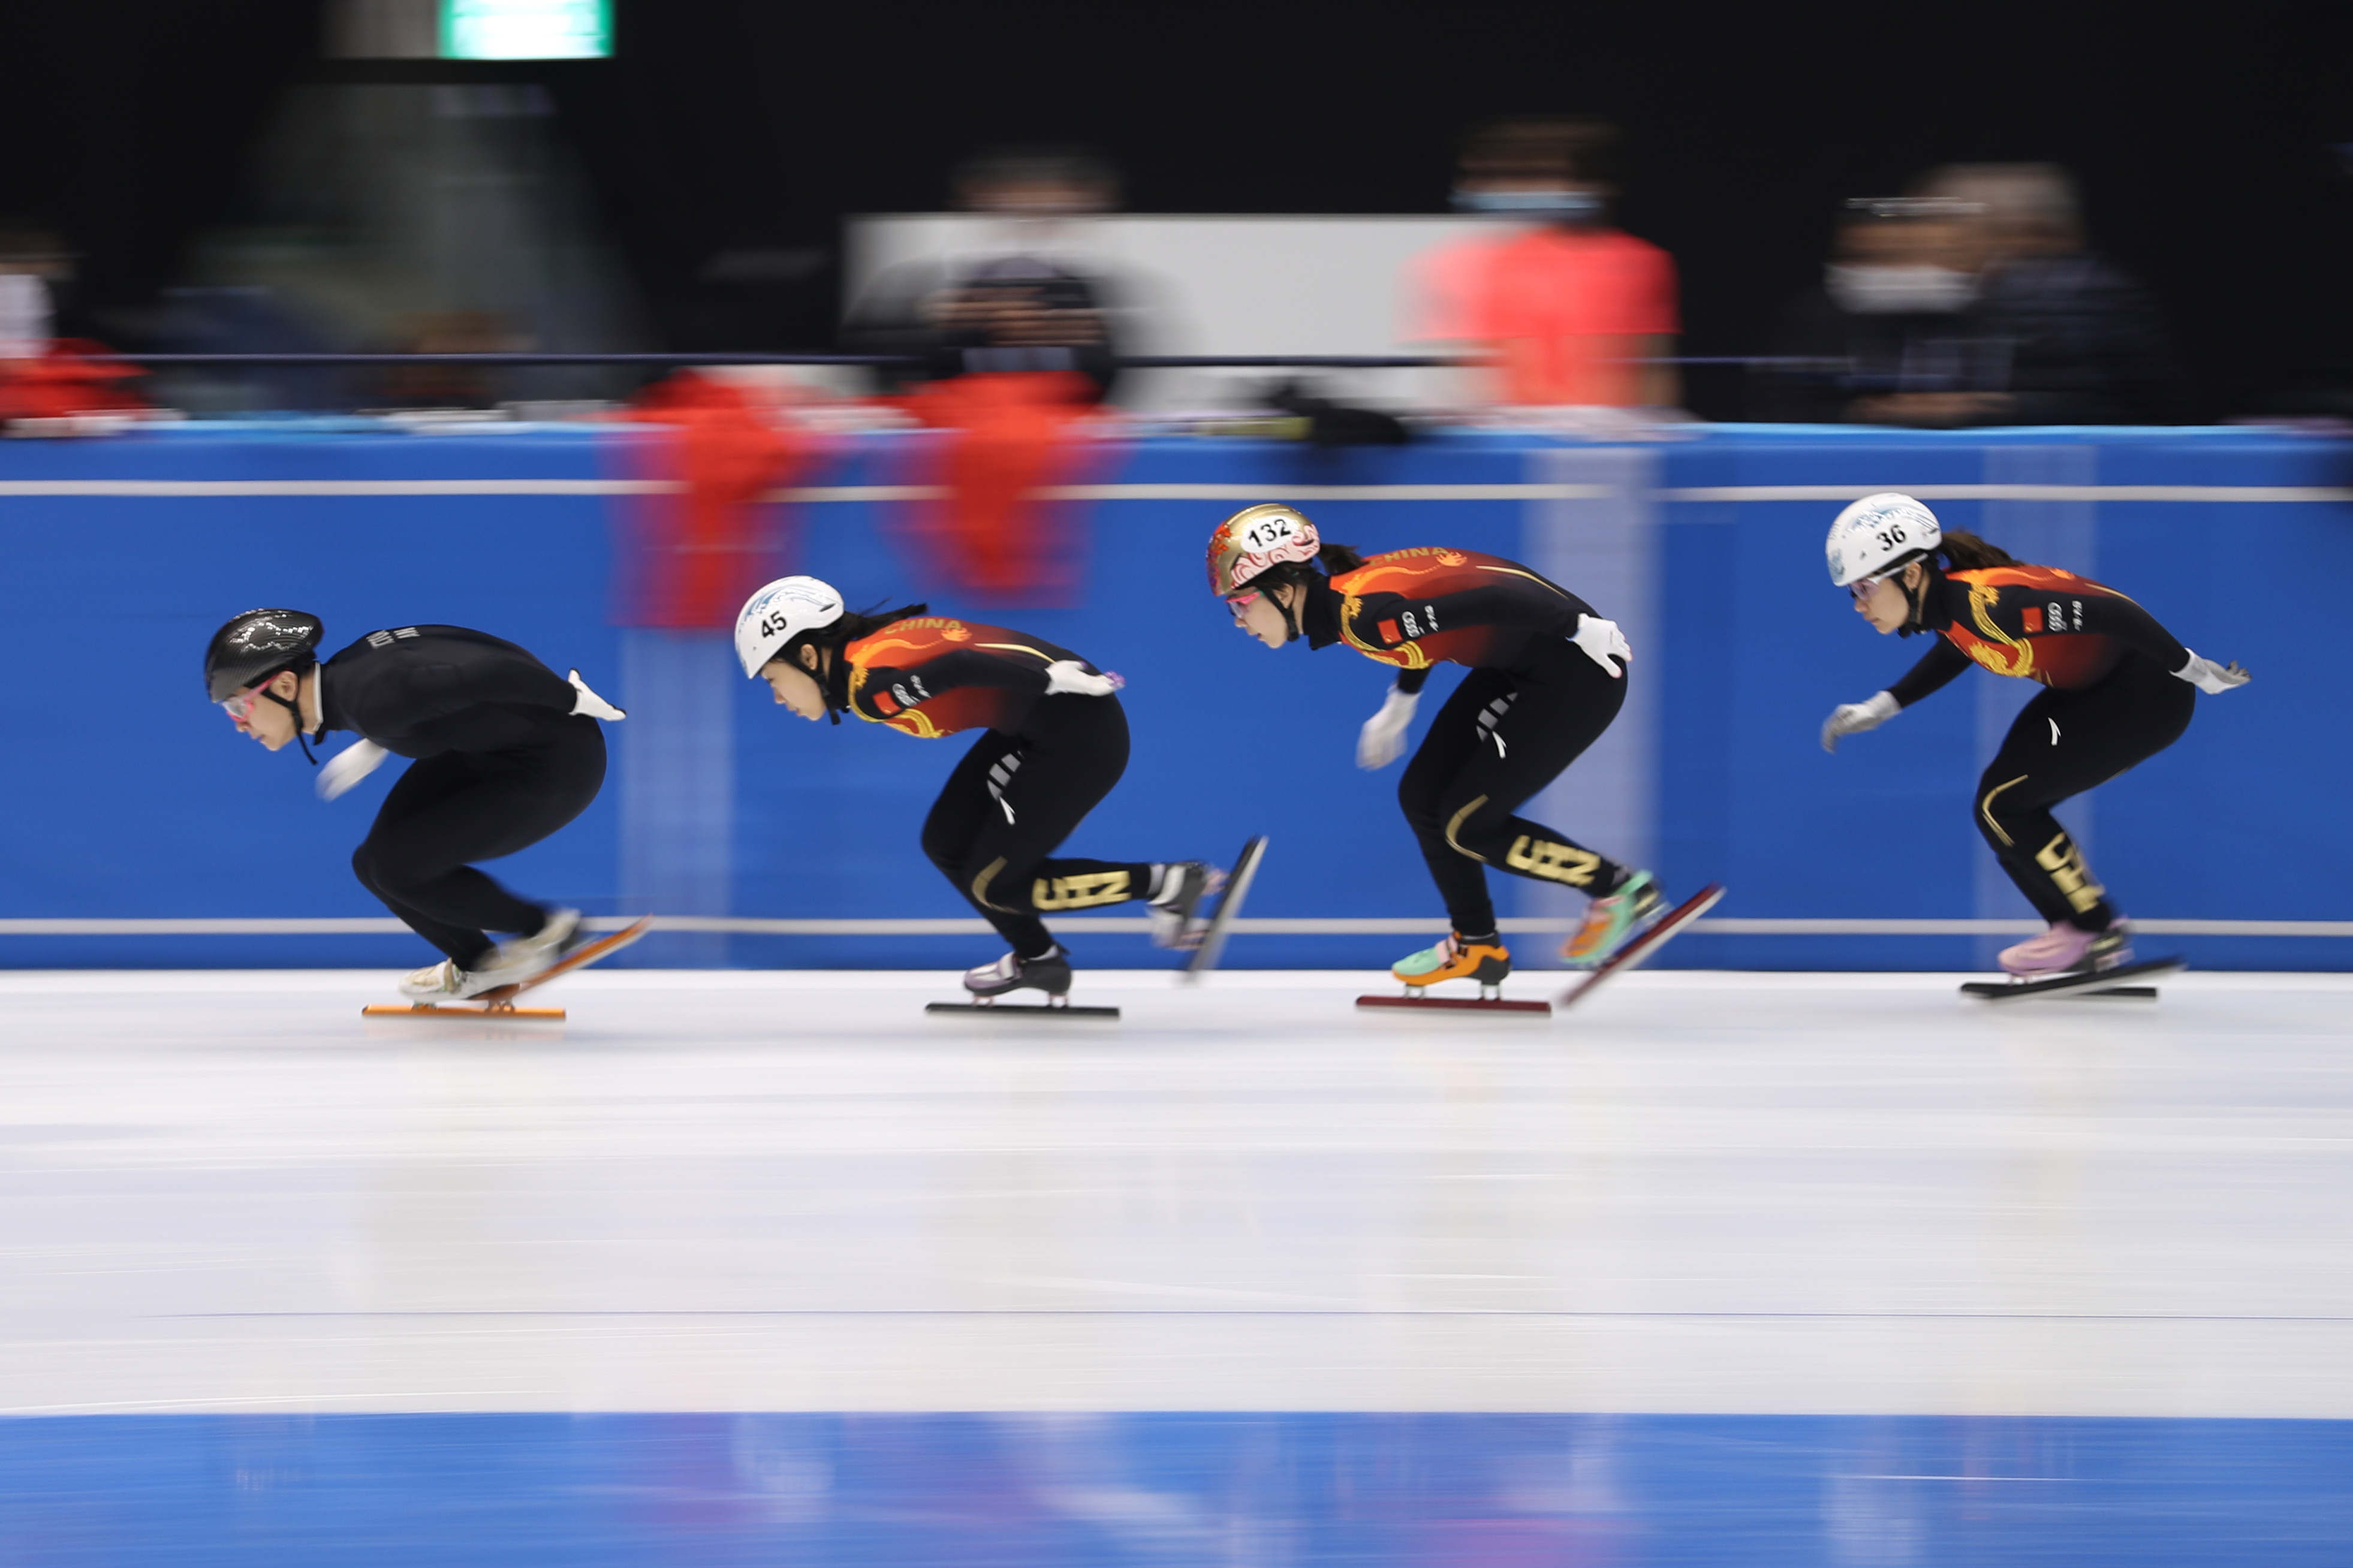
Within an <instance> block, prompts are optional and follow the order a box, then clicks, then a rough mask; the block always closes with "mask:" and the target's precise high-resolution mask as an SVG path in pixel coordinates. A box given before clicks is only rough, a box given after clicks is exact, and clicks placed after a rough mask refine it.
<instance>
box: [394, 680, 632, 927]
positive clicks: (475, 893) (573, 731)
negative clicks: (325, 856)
mask: <svg viewBox="0 0 2353 1568" xmlns="http://www.w3.org/2000/svg"><path fill="white" fill-rule="evenodd" d="M584 725H585V726H586V727H585V728H582V727H581V726H584ZM604 776H605V742H604V736H603V734H602V733H601V732H600V731H598V730H597V728H596V721H594V720H587V719H583V720H580V721H576V722H574V721H566V722H565V724H563V725H561V726H558V727H555V728H554V731H553V732H552V734H551V739H550V741H549V742H548V743H547V744H545V745H543V746H535V747H531V748H522V749H518V750H516V751H514V752H497V753H490V754H485V755H469V754H463V753H456V752H444V753H442V754H441V755H439V756H435V757H427V758H425V759H423V760H422V761H420V762H417V763H414V764H412V765H411V766H410V767H409V769H408V771H407V772H406V773H404V774H402V775H401V777H400V779H399V780H398V781H397V782H396V784H394V785H393V788H392V790H391V791H390V793H389V794H387V795H386V796H385V803H384V806H383V809H382V810H381V811H379V812H378V813H377V815H376V820H375V826H372V827H371V828H370V829H369V831H368V836H367V838H366V839H365V840H364V842H363V843H362V844H361V845H360V847H359V848H358V849H357V850H355V851H354V852H353V856H352V867H353V871H354V872H355V873H356V874H357V875H358V877H359V879H360V880H361V882H362V883H363V884H364V886H366V887H367V888H368V889H370V890H371V891H373V892H375V895H376V896H377V897H378V898H380V899H382V900H384V901H385V905H386V907H387V908H389V909H391V910H392V911H393V912H394V913H395V914H396V915H398V916H399V917H400V918H401V919H402V920H403V921H406V922H407V923H408V924H409V926H410V927H411V928H412V929H414V930H415V931H417V934H419V935H420V936H423V937H424V938H425V939H426V940H427V942H432V943H433V944H434V945H435V946H436V947H438V948H439V949H440V950H441V951H442V952H445V953H447V954H448V956H449V957H451V958H453V959H456V960H457V961H458V963H459V967H461V968H464V967H470V966H472V965H473V964H475V963H479V962H480V960H481V958H482V956H483V954H484V953H485V952H487V951H488V950H489V948H490V947H491V945H492V944H491V942H490V940H489V938H488V937H487V935H485V933H486V932H489V931H513V932H526V933H527V932H531V931H537V930H539V929H540V927H541V926H542V925H543V924H544V923H545V922H546V917H547V910H546V909H545V908H544V907H543V906H542V905H539V904H535V903H533V902H531V901H530V900H525V899H522V898H520V897H518V896H517V895H515V894H514V893H512V892H511V891H509V890H508V889H505V888H503V887H501V886H500V885H499V883H498V882H496V881H495V880H493V879H491V878H490V877H489V876H487V875H485V874H484V873H482V872H481V871H479V870H477V869H475V868H474V867H473V866H472V865H471V864H470V862H472V861H475V860H488V859H494V858H498V857H500V856H502V855H512V854H514V853H515V852H516V851H518V850H521V849H524V848H528V847H530V846H532V845H533V844H536V843H538V842H539V841H540V840H542V839H543V838H545V837H548V836H549V835H550V834H553V833H554V832H555V831H556V830H557V829H559V828H561V827H563V826H565V824H566V823H569V822H570V821H572V820H573V819H574V818H575V817H576V816H579V815H580V813H581V812H583V811H585V810H586V809H587V806H588V805H589V803H590V802H591V801H593V800H595V799H596V792H597V790H598V788H599V787H600V786H601V785H602V784H603V783H604Z"/></svg>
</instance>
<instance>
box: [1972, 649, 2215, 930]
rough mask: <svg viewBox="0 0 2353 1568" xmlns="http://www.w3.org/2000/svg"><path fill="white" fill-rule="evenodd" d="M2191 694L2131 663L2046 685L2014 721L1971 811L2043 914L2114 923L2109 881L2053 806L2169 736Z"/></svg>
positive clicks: (2098, 924) (2084, 926)
mask: <svg viewBox="0 0 2353 1568" xmlns="http://www.w3.org/2000/svg"><path fill="white" fill-rule="evenodd" d="M2183 693H2187V694H2188V695H2187V696H2185V695H2182V694H2183ZM2194 701H2195V692H2194V690H2193V689H2191V688H2189V686H2188V685H2187V683H2185V682H2182V681H2178V680H2175V679H2172V677H2171V676H2169V675H2162V674H2161V673H2160V678H2159V679H2148V678H2147V677H2146V676H2145V675H2138V676H2137V672H2134V671H2130V670H2125V671H2119V672H2118V675H2116V676H2113V677H2111V678H2110V679H2107V680H2105V681H2103V682H2102V683H2101V684H2100V685H2098V686H2095V687H2094V688H2092V689H2089V690H2087V691H2072V692H2071V691H2055V690H2053V691H2044V692H2042V693H2040V694H2038V695H2037V696H2036V697H2035V699H2034V700H2032V701H2031V702H2029V703H2028V704H2027V705H2026V706H2025V708H2024V709H2022V710H2021V711H2020V713H2019V715H2018V718H2017V720H2016V721H2014V722H2012V723H2011V725H2010V733H2009V735H2008V736H2007V737H2005V738H2004V740H2003V742H2002V746H2001V750H2000V752H1997V753H1995V755H1994V759H1993V761H1992V762H1991V763H1988V764H1987V766H1986V771H1985V773H1984V775H1983V776H1982V777H1981V778H1979V779H1978V789H1977V797H1976V810H1975V813H1974V816H1975V820H1976V822H1977V827H1978V832H1979V833H1980V834H1982V835H1983V836H1984V837H1985V841H1986V845H1987V847H1989V848H1990V849H1991V850H1992V851H1993V852H1994V858H1996V859H1997V860H1998V861H2000V864H2001V868H2002V869H2003V871H2004V872H2006V873H2007V874H2008V875H2009V877H2010V880H2011V881H2012V882H2014V883H2016V884H2017V886H2018V890H2019V891H2020V892H2021V893H2022V894H2024V895H2025V897H2026V900H2027V902H2029V903H2031V904H2032V905H2033V906H2034V909H2035V912H2036V913H2037V914H2039V915H2041V916H2042V919H2043V920H2044V921H2048V922H2049V923H2051V924H2052V925H2059V924H2062V923H2064V924H2070V925H2073V926H2075V927H2077V928H2078V929H2079V930H2083V931H2105V930H2106V929H2107V928H2108V926H2109V925H2110V924H2111V923H2113V922H2114V921H2115V920H2116V908H2115V906H2114V905H2113V904H2112V903H2110V901H2109V900H2108V898H2107V889H2105V888H2104V887H2102V886H2101V884H2100V883H2099V881H2098V880H2097V879H2095V878H2094V876H2093V875H2092V871H2091V868H2089V867H2088V866H2087V865H2085V864H2084V855H2083V851H2082V850H2081V848H2080V847H2077V845H2076V843H2075V841H2074V839H2073V837H2071V836H2070V835H2069V834H2068V832H2067V830H2066V829H2065V828H2064V827H2063V826H2060V823H2059V819H2058V818H2057V817H2056V816H2053V815H2052V809H2051V808H2052V807H2053V806H2055V805H2058V804H2059V803H2060V802H2061V801H2063V800H2066V799H2068V798H2069V797H2071V796H2073V795H2081V794H2083V793H2084V791H2085V790H2088V789H2091V788H2093V787H2094V786H2095V785H2098V784H2105V783H2106V782H2107V781H2108V780H2110V779H2112V778H2115V777H2116V775H2117V774H2119V773H2124V772H2126V770H2128V769H2130V768H2132V767H2134V766H2135V765H2136V764H2137V763H2141V762H2144V761H2146V760H2147V758H2149V757H2152V756H2154V755H2156V754H2157V753H2158V752H2161V751H2163V750H2164V749H2165V748H2166V747H2168V746H2169V745H2171V744H2172V743H2173V742H2175V741H2177V740H2179V738H2180V736H2181V732H2182V731H2183V730H2185V729H2187V728H2188V727H2189V715H2190V712H2191V710H2192V705H2193V703H2194Z"/></svg>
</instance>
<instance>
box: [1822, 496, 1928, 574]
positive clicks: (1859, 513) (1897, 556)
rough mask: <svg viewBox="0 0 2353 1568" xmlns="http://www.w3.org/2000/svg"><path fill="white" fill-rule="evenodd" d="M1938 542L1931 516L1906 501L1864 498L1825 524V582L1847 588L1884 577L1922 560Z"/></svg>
mask: <svg viewBox="0 0 2353 1568" xmlns="http://www.w3.org/2000/svg"><path fill="white" fill-rule="evenodd" d="M1944 539H1945V531H1944V530H1943V529H1942V528H1940V527H1938V526H1937V523H1936V513H1935V512H1933V511H1930V510H1928V509H1927V508H1926V507H1925V506H1922V505H1921V504H1920V503H1919V502H1918V501H1916V500H1913V499H1912V498H1911V497H1910V496H1907V495H1898V494H1896V493H1895V492H1894V491H1893V490H1889V491H1886V492H1884V493H1883V494H1880V495H1875V496H1865V497H1863V498H1862V500H1859V501H1856V502H1855V503H1853V504H1852V506H1850V507H1848V508H1847V509H1846V510H1844V511H1842V512H1841V513H1839V514H1838V521H1835V522H1833V523H1831V537H1830V541H1829V543H1828V545H1827V549H1828V551H1829V553H1830V567H1831V582H1833V583H1835V584H1838V585H1839V586H1840V587H1841V588H1852V587H1853V586H1854V585H1855V584H1857V583H1860V582H1861V581H1862V579H1864V578H1865V577H1881V576H1884V575H1886V574H1888V573H1890V572H1893V571H1895V570H1896V569H1898V568H1899V567H1901V566H1903V565H1904V564H1905V563H1907V562H1912V561H1917V560H1919V559H1920V558H1921V557H1922V556H1925V555H1926V554H1927V553H1928V552H1930V551H1932V550H1934V549H1936V546H1937V545H1939V544H1941V543H1943V542H1944Z"/></svg>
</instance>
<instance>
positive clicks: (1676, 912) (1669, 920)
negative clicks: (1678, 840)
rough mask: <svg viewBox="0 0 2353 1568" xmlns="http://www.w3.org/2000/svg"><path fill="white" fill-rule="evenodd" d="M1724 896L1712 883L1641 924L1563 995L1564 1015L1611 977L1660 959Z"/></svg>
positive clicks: (1722, 890)
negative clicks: (1615, 949)
mask: <svg viewBox="0 0 2353 1568" xmlns="http://www.w3.org/2000/svg"><path fill="white" fill-rule="evenodd" d="M1640 874H1641V873H1638V875H1640ZM1723 897H1724V884H1723V883H1721V882H1710V883H1709V884H1708V885H1707V886H1706V887H1704V888H1702V889H1700V890H1699V891H1698V892H1696V893H1694V894H1693V895H1692V896H1691V897H1690V898H1688V899H1685V900H1683V902H1682V903H1680V904H1677V905H1676V906H1675V907H1674V908H1673V909H1672V910H1668V911H1667V912H1666V913H1664V914H1662V915H1652V916H1651V918H1649V919H1648V920H1647V921H1644V922H1643V923H1642V927H1641V930H1640V931H1637V932H1636V933H1635V934H1634V936H1633V937H1632V938H1631V939H1630V941H1628V942H1624V943H1622V944H1620V947H1619V948H1618V950H1617V951H1616V952H1613V953H1611V954H1610V955H1609V957H1608V958H1606V959H1604V960H1603V961H1602V962H1601V963H1598V964H1596V965H1595V966H1594V968H1593V971H1592V973H1588V975H1586V977H1585V978H1584V979H1582V980H1580V981H1578V982H1577V984H1574V985H1572V986H1570V987H1569V988H1568V989H1567V991H1564V992H1563V993H1561V997H1560V1005H1561V1008H1562V1010H1563V1011H1564V1012H1565V1011H1567V1009H1568V1008H1569V1007H1570V1006H1572V1005H1575V1004H1577V1003H1578V1002H1582V1001H1583V1000H1585V998H1587V997H1588V996H1590V995H1592V994H1593V993H1594V992H1595V991H1597V990H1599V989H1600V987H1601V985H1602V984H1603V983H1604V982H1606V981H1608V980H1609V978H1610V977H1611V976H1612V975H1617V974H1624V973H1627V972H1629V971H1630V970H1635V969H1640V968H1641V967H1642V965H1644V964H1645V963H1650V962H1651V959H1653V958H1655V957H1657V956H1658V953H1659V950H1660V949H1662V948H1663V947H1665V946H1666V945H1667V943H1669V942H1672V941H1673V940H1674V939H1675V938H1676V937H1677V936H1679V935H1681V934H1682V933H1683V931H1687V930H1689V929H1690V927H1691V924H1692V922H1693V921H1696V920H1698V919H1699V918H1700V917H1701V916H1702V915H1704V914H1705V913H1707V911H1708V910H1712V909H1714V908H1715V906H1716V904H1717V902H1718V900H1721V899H1723Z"/></svg>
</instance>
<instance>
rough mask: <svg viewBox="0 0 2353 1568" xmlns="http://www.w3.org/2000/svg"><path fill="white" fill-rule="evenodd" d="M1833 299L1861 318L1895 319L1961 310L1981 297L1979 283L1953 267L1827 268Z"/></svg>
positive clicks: (1825, 275) (1835, 266) (1839, 305)
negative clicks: (1885, 317) (1920, 313)
mask: <svg viewBox="0 0 2353 1568" xmlns="http://www.w3.org/2000/svg"><path fill="white" fill-rule="evenodd" d="M1823 274H1824V281H1825V283H1826V284H1827V286H1828V287H1829V289H1830V294H1831V300H1833V301H1835V302H1836V303H1837V305H1838V308H1839V309H1840V310H1845V311H1847V312H1849V313H1851V314H1852V315H1857V316H1894V315H1902V314H1905V313H1907V312H1912V311H1921V312H1935V311H1950V310H1959V309H1961V308H1962V307H1963V306H1965V305H1967V304H1968V302H1969V301H1970V300H1972V299H1974V298H1975V297H1976V295H1977V289H1978V285H1977V279H1975V278H1974V277H1972V276H1970V275H1969V274H1968V273H1967V272H1956V271H1954V270H1953V269H1952V268H1949V267H1841V266H1838V265H1836V264H1832V265H1831V266H1830V267H1827V268H1823Z"/></svg>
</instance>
